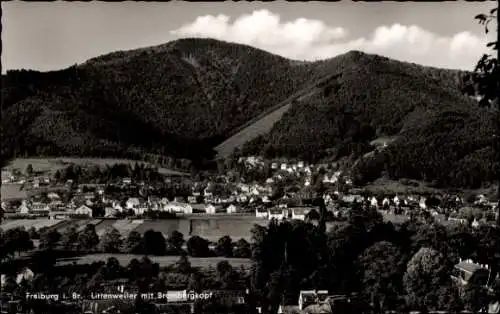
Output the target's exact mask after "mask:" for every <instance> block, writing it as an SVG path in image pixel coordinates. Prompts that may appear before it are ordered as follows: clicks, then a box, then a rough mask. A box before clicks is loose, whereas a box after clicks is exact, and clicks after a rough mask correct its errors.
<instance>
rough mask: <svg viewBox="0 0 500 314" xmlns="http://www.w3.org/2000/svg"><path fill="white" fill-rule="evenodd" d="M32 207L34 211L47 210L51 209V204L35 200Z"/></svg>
mask: <svg viewBox="0 0 500 314" xmlns="http://www.w3.org/2000/svg"><path fill="white" fill-rule="evenodd" d="M30 208H31V211H33V212H45V211H49V210H50V208H49V205H48V204H45V203H42V202H33V203H32V204H31V206H30Z"/></svg>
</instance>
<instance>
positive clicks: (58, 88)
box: [1, 39, 492, 185]
mask: <svg viewBox="0 0 500 314" xmlns="http://www.w3.org/2000/svg"><path fill="white" fill-rule="evenodd" d="M463 74H464V73H461V72H458V71H450V70H441V69H435V68H429V67H423V66H419V65H415V64H409V63H404V62H398V61H395V60H390V59H388V58H384V57H380V56H375V55H368V54H364V53H361V52H357V51H353V52H349V53H346V54H344V55H340V56H337V57H335V58H332V59H328V60H323V61H318V62H300V63H298V62H294V61H291V60H288V59H285V58H282V57H279V56H276V55H273V54H270V53H267V52H265V51H262V50H259V49H255V48H252V47H249V46H245V45H238V44H232V43H227V42H222V41H217V40H212V39H181V40H176V41H172V42H169V43H167V44H164V45H161V46H156V47H149V48H143V49H137V50H132V51H123V52H115V53H111V54H107V55H104V56H101V57H97V58H94V59H91V60H88V61H87V62H85V63H84V64H81V65H77V66H74V67H70V68H68V69H64V70H61V71H53V72H46V73H41V72H36V71H10V72H8V73H7V75H4V76H2V122H1V128H2V156H26V155H31V156H34V155H35V156H36V155H81V156H114V157H141V156H143V155H155V156H175V157H177V158H185V159H190V160H195V161H200V160H202V159H211V158H212V157H213V148H214V147H215V146H217V145H219V144H221V143H223V142H228V143H231V142H232V141H231V140H230V139H231V136H233V135H234V134H236V135H235V136H238V134H237V131H241V130H242V126H249V127H250V128H249V129H250V130H251V129H252V125H251V124H252V123H251V121H257V118H263V116H262V115H263V114H264V113H266V112H271V111H272V110H271V109H273V110H275V109H278V108H277V107H276V106H277V105H278V104H280V103H281V102H283V101H285V100H287V99H289V98H290V97H291V96H292V95H295V94H297V93H298V94H300V93H301V92H302V93H303V92H306V91H307V90H309V89H311V86H314V85H317V87H319V88H316V89H314V90H316V91H318V92H316V93H315V94H312V95H309V97H306V98H304V99H302V100H300V101H293V102H291V105H290V108H289V109H288V110H284V111H286V112H285V113H284V115H283V116H282V117H281V118H280V119H271V120H273V122H274V120H278V122H277V123H275V124H274V125H273V126H272V127H271V126H270V125H266V126H265V129H266V130H267V129H269V128H271V131H270V132H269V133H267V134H262V135H260V136H257V138H255V136H254V135H252V134H247V133H248V132H247V131H245V132H247V133H245V136H244V138H255V139H254V140H252V141H251V142H249V143H247V144H246V145H245V146H244V147H243V152H244V153H248V154H250V153H252V154H255V153H262V154H265V155H267V156H270V157H274V156H290V157H300V158H305V159H308V160H311V161H317V160H319V159H322V158H330V159H337V158H340V157H350V158H349V159H350V160H352V161H353V162H354V161H357V162H356V167H354V169H353V170H354V173H355V174H356V178H357V179H358V181H360V182H364V181H367V180H371V179H373V178H376V177H378V176H381V175H388V176H391V177H394V178H399V177H408V178H416V179H426V180H429V181H436V182H439V183H443V184H454V185H478V184H480V183H482V181H483V180H482V179H483V178H486V179H488V178H489V177H488V176H491V173H492V172H491V171H490V170H489V168H491V167H492V156H490V155H491V154H490V152H491V148H489V146H490V144H491V140H490V139H491V137H490V136H489V134H491V132H490V130H491V129H492V125H491V118H490V116H491V115H489V114H488V113H487V112H486V111H485V110H484V109H478V107H477V105H476V104H475V103H474V101H473V100H471V99H469V98H467V97H465V96H464V95H462V93H461V90H462V89H463V87H464V86H463V85H464V84H463V83H462V80H461V77H462V76H463ZM325 78H326V80H325ZM258 121H261V120H258ZM247 129H248V128H247ZM255 129H256V130H261V129H262V128H255ZM249 132H250V133H251V131H249ZM259 134H260V133H259ZM240 135H241V134H240ZM382 136H391V137H394V136H397V140H396V141H395V142H393V143H391V145H389V147H388V148H387V149H385V150H384V151H383V153H374V154H370V157H369V158H364V159H359V157H360V156H363V155H365V153H367V152H369V151H371V150H373V148H372V147H370V145H369V144H368V143H369V141H371V140H373V139H375V138H377V137H382ZM243 142H244V141H239V140H238V141H234V143H235V144H234V145H233V146H234V148H238V147H241V145H242V143H243ZM229 146H231V145H229ZM228 149H231V147H229V148H228ZM481 176H482V177H481Z"/></svg>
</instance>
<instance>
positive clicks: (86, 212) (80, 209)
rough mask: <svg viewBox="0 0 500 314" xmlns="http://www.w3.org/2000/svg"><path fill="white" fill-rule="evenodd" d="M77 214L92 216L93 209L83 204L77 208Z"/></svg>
mask: <svg viewBox="0 0 500 314" xmlns="http://www.w3.org/2000/svg"><path fill="white" fill-rule="evenodd" d="M75 214H77V215H85V216H88V217H92V209H91V208H89V207H87V206H85V205H82V206H80V207H78V208H77V209H76V210H75Z"/></svg>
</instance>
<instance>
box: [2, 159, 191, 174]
mask: <svg viewBox="0 0 500 314" xmlns="http://www.w3.org/2000/svg"><path fill="white" fill-rule="evenodd" d="M136 162H137V161H135V160H130V159H117V158H77V157H53V158H17V159H14V160H13V161H12V162H10V163H9V164H8V165H7V166H5V167H4V168H3V169H4V170H13V169H19V170H20V171H24V170H25V169H26V167H27V166H28V165H29V164H31V165H32V166H33V170H34V171H37V172H49V171H56V170H59V169H63V168H65V167H67V166H68V165H70V164H74V165H81V166H83V165H87V166H88V165H96V166H100V167H105V166H108V165H109V166H111V165H114V164H132V165H133V164H135V163H136ZM140 163H145V162H140ZM158 171H159V172H160V173H161V174H164V175H186V173H183V172H179V171H175V170H171V169H167V168H159V169H158Z"/></svg>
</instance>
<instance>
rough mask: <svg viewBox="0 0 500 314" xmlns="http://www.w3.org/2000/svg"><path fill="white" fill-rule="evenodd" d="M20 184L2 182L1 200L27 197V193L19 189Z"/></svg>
mask: <svg viewBox="0 0 500 314" xmlns="http://www.w3.org/2000/svg"><path fill="white" fill-rule="evenodd" d="M21 186H22V184H10V183H7V184H2V187H1V190H0V193H1V199H2V201H4V200H11V199H20V198H22V199H25V198H27V197H28V195H27V194H26V191H24V190H21Z"/></svg>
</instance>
